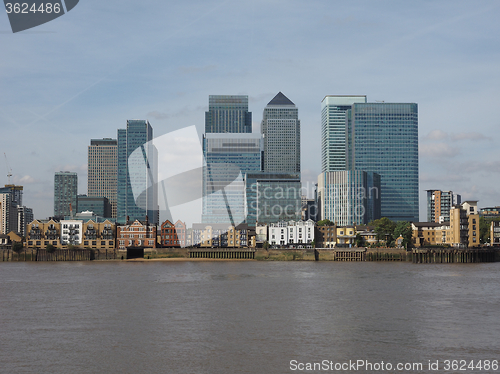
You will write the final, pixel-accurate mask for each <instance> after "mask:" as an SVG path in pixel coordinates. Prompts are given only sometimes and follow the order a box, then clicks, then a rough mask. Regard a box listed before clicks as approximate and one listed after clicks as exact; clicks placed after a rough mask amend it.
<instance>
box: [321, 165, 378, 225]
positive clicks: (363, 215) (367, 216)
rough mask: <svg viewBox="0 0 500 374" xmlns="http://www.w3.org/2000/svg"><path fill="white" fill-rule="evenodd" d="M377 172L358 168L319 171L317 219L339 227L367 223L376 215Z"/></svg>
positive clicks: (376, 216) (375, 217)
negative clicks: (333, 223)
mask: <svg viewBox="0 0 500 374" xmlns="http://www.w3.org/2000/svg"><path fill="white" fill-rule="evenodd" d="M380 189H381V183H380V175H379V174H377V173H373V172H365V171H362V170H344V171H333V172H325V173H321V174H320V175H319V177H318V206H319V219H320V220H323V219H328V220H330V221H332V222H335V223H336V224H337V225H339V226H347V225H360V224H368V222H370V221H372V220H375V219H379V218H380Z"/></svg>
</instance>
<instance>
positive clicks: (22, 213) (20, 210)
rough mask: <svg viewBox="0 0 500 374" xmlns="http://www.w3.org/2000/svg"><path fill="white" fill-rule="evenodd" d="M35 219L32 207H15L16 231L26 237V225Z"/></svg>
mask: <svg viewBox="0 0 500 374" xmlns="http://www.w3.org/2000/svg"><path fill="white" fill-rule="evenodd" d="M34 219H35V217H34V215H33V209H31V208H27V207H25V206H18V207H17V231H18V232H19V234H21V236H24V237H26V226H27V225H28V224H29V223H30V222H32V221H33V220H34Z"/></svg>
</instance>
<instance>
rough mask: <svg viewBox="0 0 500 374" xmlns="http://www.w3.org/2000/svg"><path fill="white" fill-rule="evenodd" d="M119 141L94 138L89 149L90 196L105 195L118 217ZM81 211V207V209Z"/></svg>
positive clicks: (88, 193) (88, 184)
mask: <svg viewBox="0 0 500 374" xmlns="http://www.w3.org/2000/svg"><path fill="white" fill-rule="evenodd" d="M117 173H118V142H117V140H116V139H110V138H104V139H92V140H91V141H90V145H89V149H88V183H87V196H88V197H105V198H107V199H108V200H109V203H110V204H111V215H110V216H109V217H112V218H116V193H117V181H118V178H117ZM80 211H81V209H80Z"/></svg>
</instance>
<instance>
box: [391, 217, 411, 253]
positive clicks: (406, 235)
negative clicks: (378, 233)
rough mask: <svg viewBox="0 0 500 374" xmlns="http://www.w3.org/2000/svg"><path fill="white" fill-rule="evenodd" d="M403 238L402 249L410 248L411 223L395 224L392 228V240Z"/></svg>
mask: <svg viewBox="0 0 500 374" xmlns="http://www.w3.org/2000/svg"><path fill="white" fill-rule="evenodd" d="M400 236H402V237H403V247H405V248H410V247H411V244H412V236H413V230H412V228H411V223H410V222H406V221H401V222H398V223H397V224H396V227H395V228H394V238H396V239H397V238H399V237H400Z"/></svg>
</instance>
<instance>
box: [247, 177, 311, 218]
mask: <svg viewBox="0 0 500 374" xmlns="http://www.w3.org/2000/svg"><path fill="white" fill-rule="evenodd" d="M301 188H302V184H301V183H300V174H299V173H277V172H254V173H248V174H247V175H246V179H245V191H246V199H247V200H246V201H247V220H246V222H247V223H248V225H250V226H252V227H255V226H256V225H257V224H270V223H276V222H279V221H290V220H292V221H298V220H300V217H301V215H302V211H301V210H302V207H301V195H302V194H301V192H302V191H301Z"/></svg>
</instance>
